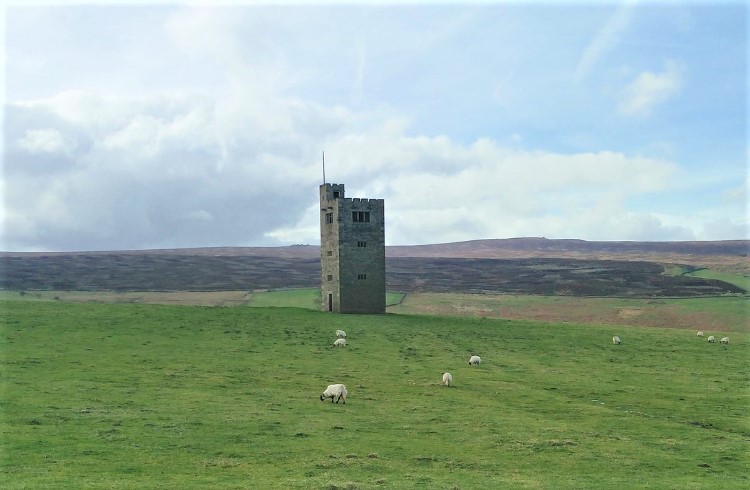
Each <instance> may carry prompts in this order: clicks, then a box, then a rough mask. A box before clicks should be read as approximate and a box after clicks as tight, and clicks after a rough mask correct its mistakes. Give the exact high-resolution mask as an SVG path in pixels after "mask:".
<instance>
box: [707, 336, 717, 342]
mask: <svg viewBox="0 0 750 490" xmlns="http://www.w3.org/2000/svg"><path fill="white" fill-rule="evenodd" d="M708 342H709V343H710V344H713V343H714V342H716V337H714V336H713V335H709V336H708Z"/></svg>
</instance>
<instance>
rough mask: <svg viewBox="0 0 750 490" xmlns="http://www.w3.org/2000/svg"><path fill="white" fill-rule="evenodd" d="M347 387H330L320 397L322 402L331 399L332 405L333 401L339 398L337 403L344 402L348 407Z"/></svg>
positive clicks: (339, 385) (336, 385)
mask: <svg viewBox="0 0 750 490" xmlns="http://www.w3.org/2000/svg"><path fill="white" fill-rule="evenodd" d="M346 393H347V392H346V386H344V385H342V384H340V383H339V384H335V385H328V388H326V390H325V391H324V392H323V394H322V395H320V401H324V400H325V399H326V398H330V399H331V403H333V399H334V398H336V397H338V398H337V399H336V403H338V402H339V400H344V405H346Z"/></svg>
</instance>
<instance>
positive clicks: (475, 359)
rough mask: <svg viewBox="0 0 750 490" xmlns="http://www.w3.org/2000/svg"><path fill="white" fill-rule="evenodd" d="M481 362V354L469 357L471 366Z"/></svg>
mask: <svg viewBox="0 0 750 490" xmlns="http://www.w3.org/2000/svg"><path fill="white" fill-rule="evenodd" d="M480 362H482V359H481V358H480V357H479V356H471V357H470V358H469V366H471V365H473V364H479V363H480Z"/></svg>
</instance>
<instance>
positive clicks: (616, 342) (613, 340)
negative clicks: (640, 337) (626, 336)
mask: <svg viewBox="0 0 750 490" xmlns="http://www.w3.org/2000/svg"><path fill="white" fill-rule="evenodd" d="M612 343H613V344H615V345H620V344H621V343H622V341H621V340H620V337H618V336H617V335H615V336H614V337H612Z"/></svg>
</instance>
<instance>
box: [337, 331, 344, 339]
mask: <svg viewBox="0 0 750 490" xmlns="http://www.w3.org/2000/svg"><path fill="white" fill-rule="evenodd" d="M336 338H338V339H345V338H346V332H344V331H343V330H336Z"/></svg>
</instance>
